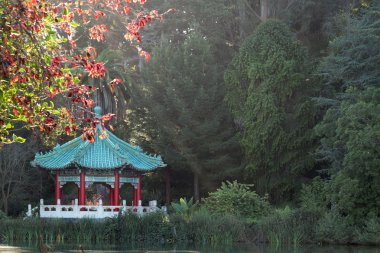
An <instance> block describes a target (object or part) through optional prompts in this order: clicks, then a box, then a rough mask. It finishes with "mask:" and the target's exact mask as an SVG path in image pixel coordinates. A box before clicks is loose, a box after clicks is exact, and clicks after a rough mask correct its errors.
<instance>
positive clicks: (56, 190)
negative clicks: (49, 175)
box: [55, 171, 61, 205]
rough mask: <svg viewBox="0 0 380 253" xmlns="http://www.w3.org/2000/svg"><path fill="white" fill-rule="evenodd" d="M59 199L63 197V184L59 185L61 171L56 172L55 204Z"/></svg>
mask: <svg viewBox="0 0 380 253" xmlns="http://www.w3.org/2000/svg"><path fill="white" fill-rule="evenodd" d="M58 199H61V186H60V185H59V171H57V172H56V173H55V204H56V205H57V204H58Z"/></svg>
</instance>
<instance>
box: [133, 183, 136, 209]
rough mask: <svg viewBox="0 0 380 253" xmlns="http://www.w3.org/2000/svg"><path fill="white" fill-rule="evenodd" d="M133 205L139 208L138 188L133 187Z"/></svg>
mask: <svg viewBox="0 0 380 253" xmlns="http://www.w3.org/2000/svg"><path fill="white" fill-rule="evenodd" d="M133 193H134V194H133V205H134V206H137V186H133Z"/></svg>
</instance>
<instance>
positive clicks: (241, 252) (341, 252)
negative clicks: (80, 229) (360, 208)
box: [0, 244, 380, 253]
mask: <svg viewBox="0 0 380 253" xmlns="http://www.w3.org/2000/svg"><path fill="white" fill-rule="evenodd" d="M52 248H53V250H54V251H53V252H62V253H65V252H67V253H69V252H70V253H75V252H79V253H80V252H81V250H80V249H79V246H77V245H53V246H52ZM83 248H84V252H86V253H100V252H106V253H120V252H126V253H380V248H378V247H353V246H350V247H348V246H302V247H271V246H267V245H259V246H257V245H249V244H240V245H233V246H224V247H213V248H208V247H190V246H182V247H181V246H176V247H149V246H145V247H143V246H138V247H137V246H134V247H132V246H130V245H129V246H128V245H126V246H124V247H120V246H118V247H117V246H112V245H103V246H96V247H94V246H84V247H83ZM0 252H4V253H39V250H38V247H37V246H36V245H28V246H10V245H1V244H0Z"/></svg>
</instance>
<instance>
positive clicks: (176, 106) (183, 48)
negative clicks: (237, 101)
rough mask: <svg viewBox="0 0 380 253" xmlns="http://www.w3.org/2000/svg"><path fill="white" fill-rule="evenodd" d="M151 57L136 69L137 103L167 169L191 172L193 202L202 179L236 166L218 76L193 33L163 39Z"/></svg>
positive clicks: (204, 43) (209, 179) (236, 152)
mask: <svg viewBox="0 0 380 253" xmlns="http://www.w3.org/2000/svg"><path fill="white" fill-rule="evenodd" d="M153 55H154V57H153V58H152V60H151V62H150V63H149V64H147V65H146V66H145V68H144V69H143V71H142V73H141V74H142V80H143V84H142V86H141V87H140V88H141V89H142V90H144V95H145V96H143V97H142V99H143V101H140V102H141V103H142V104H144V105H145V106H146V110H147V112H148V118H149V120H150V122H151V123H152V126H154V128H155V133H156V134H155V137H154V140H153V142H154V145H155V148H156V149H157V150H158V152H159V153H160V154H162V156H163V157H164V158H165V161H166V163H168V164H170V166H171V167H172V168H176V169H180V170H182V171H184V172H186V171H187V172H191V173H192V174H193V185H194V199H195V200H196V201H198V200H199V196H200V189H202V187H201V186H200V184H201V183H202V181H207V183H211V184H212V181H214V182H215V180H216V181H218V183H219V181H220V180H222V179H225V178H226V177H231V171H235V170H236V169H237V168H239V162H240V159H239V158H240V151H239V150H240V149H239V144H238V141H237V138H236V136H235V131H234V129H233V124H232V120H231V117H230V114H229V112H228V110H227V108H226V106H225V105H224V102H223V98H224V94H225V93H224V89H223V85H222V80H221V77H220V76H218V73H217V71H216V70H217V67H216V62H215V60H214V58H213V55H212V53H211V49H210V44H209V43H208V41H207V39H205V38H204V37H202V36H201V35H199V34H197V33H192V34H190V35H189V36H188V38H187V39H186V40H185V41H184V42H183V44H181V43H180V44H179V45H174V43H170V42H166V43H163V45H162V46H161V47H159V48H157V49H155V50H154V52H153ZM204 178H207V180H202V179H204ZM203 189H205V190H208V189H210V188H207V185H206V187H205V188H204V187H203Z"/></svg>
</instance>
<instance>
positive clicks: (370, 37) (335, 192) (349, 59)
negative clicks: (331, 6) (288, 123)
mask: <svg viewBox="0 0 380 253" xmlns="http://www.w3.org/2000/svg"><path fill="white" fill-rule="evenodd" d="M379 10H380V4H379V3H378V2H376V3H375V2H374V3H373V4H372V5H371V6H370V7H369V8H368V9H366V10H362V11H361V12H360V13H359V15H355V16H352V17H351V18H350V22H349V25H348V26H347V29H346V30H345V33H344V34H343V35H342V36H340V37H338V38H336V39H335V40H334V41H333V42H332V44H331V46H330V50H331V51H330V54H329V56H327V57H326V58H325V59H324V61H323V63H322V66H321V74H323V77H324V79H323V82H324V86H323V88H324V89H323V91H322V92H321V96H320V97H319V98H318V101H319V102H320V105H321V108H322V111H323V112H325V114H324V117H323V120H322V121H321V122H320V123H319V124H318V125H317V126H316V128H315V130H316V133H317V135H318V137H319V139H320V145H319V147H318V149H317V152H316V155H317V157H318V159H319V161H320V162H321V163H322V164H323V165H324V167H323V168H324V172H325V174H324V175H325V177H327V178H328V179H331V180H329V181H326V183H327V185H328V187H329V188H330V189H332V190H331V191H329V192H328V196H327V198H328V200H329V202H330V203H332V204H334V205H335V208H336V209H337V210H338V211H339V214H340V215H344V216H347V217H350V219H351V222H353V223H356V224H363V222H364V219H366V218H368V217H372V215H374V214H375V215H377V216H378V214H379V204H378V200H379V197H380V187H379V184H378V182H379V173H378V168H379V165H380V162H379V158H380V156H379V152H378V150H379V140H380V136H379V117H378V111H379V103H380V100H379V79H380V76H379V72H378V71H377V70H378V68H379V67H380V61H379V57H380V50H379V48H378V47H377V46H375V45H377V43H378V41H377V39H376V38H377V36H378V34H380V26H379V24H378V20H379V18H380V16H379Z"/></svg>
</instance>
